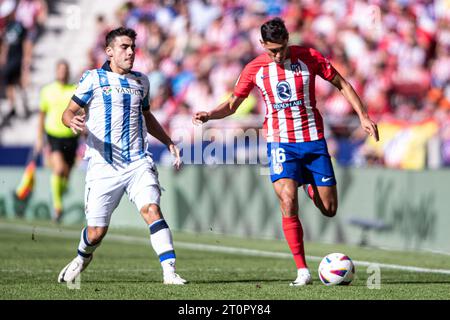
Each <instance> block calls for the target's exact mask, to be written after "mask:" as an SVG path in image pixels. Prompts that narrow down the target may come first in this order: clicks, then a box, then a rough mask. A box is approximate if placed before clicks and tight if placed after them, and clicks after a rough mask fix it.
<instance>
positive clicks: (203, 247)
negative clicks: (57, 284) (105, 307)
mask: <svg viewBox="0 0 450 320" xmlns="http://www.w3.org/2000/svg"><path fill="white" fill-rule="evenodd" d="M0 230H13V231H16V232H21V233H30V234H32V233H34V234H35V235H39V234H41V235H49V236H54V237H60V238H78V237H80V232H79V231H72V230H62V229H53V228H47V227H33V226H26V225H19V224H1V223H0ZM107 238H108V239H109V240H112V241H118V242H125V243H134V244H136V243H143V244H150V239H148V238H143V237H134V236H125V235H117V234H108V235H107ZM174 245H175V247H176V248H183V249H189V250H198V251H208V252H221V253H229V254H240V255H246V256H258V257H269V258H292V255H291V254H290V253H284V252H273V251H263V250H256V249H245V248H236V247H227V246H217V245H211V244H199V243H191V242H184V241H175V242H174ZM306 258H307V259H309V260H312V261H321V260H322V257H317V256H306ZM353 263H354V264H355V265H356V266H363V267H368V266H370V265H377V266H378V267H380V268H385V269H393V270H402V271H410V272H419V273H438V274H448V275H450V270H448V269H430V268H421V267H413V266H403V265H397V264H386V263H379V262H371V261H359V260H353Z"/></svg>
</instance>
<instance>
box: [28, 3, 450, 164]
mask: <svg viewBox="0 0 450 320" xmlns="http://www.w3.org/2000/svg"><path fill="white" fill-rule="evenodd" d="M22 1H23V2H36V3H38V2H41V1H40V0H34V1H33V0H21V1H20V2H22ZM449 6H450V4H449V3H448V1H445V0H434V1H432V0H417V1H409V0H401V1H399V0H371V1H362V0H341V1H332V0H323V1H312V0H300V1H295V0H293V1H288V0H278V1H270V0H258V1H249V0H210V1H207V0H191V1H180V0H130V1H124V3H123V5H122V6H121V7H120V8H119V9H118V10H117V12H116V18H117V19H116V20H117V21H114V22H111V21H106V19H105V17H103V16H101V15H100V16H98V17H97V30H96V39H97V40H96V41H95V45H94V46H93V47H92V49H91V50H90V51H89V61H90V62H89V65H88V66H86V67H87V68H96V67H100V66H101V65H102V63H103V62H104V60H105V55H104V51H103V45H104V35H105V33H106V32H107V31H108V30H110V29H111V28H112V27H115V26H117V25H119V24H120V25H124V26H127V27H131V28H134V29H135V30H136V31H137V33H138V38H137V53H136V60H135V65H134V69H136V70H140V71H142V72H144V73H146V74H148V77H149V78H150V81H151V91H150V98H151V106H152V108H153V112H154V113H155V115H156V116H157V118H158V119H159V121H160V122H161V123H162V124H163V125H164V127H165V128H166V129H167V130H169V131H170V130H171V129H172V130H173V129H174V128H176V127H179V126H180V123H181V124H185V123H187V122H188V121H190V120H189V119H190V116H191V114H193V113H195V112H196V111H198V110H200V109H202V110H204V109H206V110H207V109H208V108H212V107H213V106H215V105H216V104H217V103H218V102H219V101H222V100H224V99H225V98H226V97H227V95H229V94H230V93H231V91H232V88H233V86H234V84H235V81H236V80H237V78H238V76H239V72H240V71H241V70H242V67H243V66H244V65H245V64H246V63H247V62H249V61H250V60H251V59H253V58H254V57H255V56H256V55H258V54H259V53H261V52H262V48H261V45H260V43H259V38H260V35H259V26H260V25H261V24H262V23H263V22H264V21H266V20H267V19H269V18H270V17H273V16H280V17H282V18H283V19H284V20H285V22H286V25H287V27H288V29H289V31H290V34H291V39H290V42H291V43H292V44H302V45H306V46H311V47H314V48H316V49H317V50H319V51H320V52H322V54H323V55H324V56H326V57H328V58H329V59H330V60H331V62H332V64H333V65H334V66H335V68H336V69H337V70H338V71H339V72H340V73H341V74H342V75H343V76H344V77H345V78H347V79H348V80H349V81H350V82H351V83H352V85H353V86H354V87H355V89H356V90H357V92H358V94H359V95H360V97H361V98H362V99H363V102H364V103H365V104H366V106H367V107H368V110H369V113H370V116H371V118H372V119H374V120H375V121H377V122H378V123H380V125H381V143H380V144H379V145H378V146H373V145H371V144H369V143H366V142H364V135H363V134H362V132H361V131H360V130H359V128H358V121H357V117H355V114H354V113H353V110H352V108H351V106H350V105H349V104H348V103H346V101H345V99H344V97H343V96H342V95H341V93H340V92H339V91H337V90H335V89H334V88H333V87H332V86H331V85H329V84H327V83H326V82H325V81H321V80H318V81H317V82H316V87H317V90H316V99H317V106H318V108H319V110H320V111H321V112H322V113H323V114H325V115H326V117H325V119H328V123H327V125H328V126H329V128H328V130H327V131H328V135H329V136H330V140H331V141H333V139H334V140H336V141H337V140H340V139H346V140H347V141H352V143H355V144H356V145H357V146H358V148H357V149H355V150H356V151H355V152H354V158H353V159H352V163H354V164H360V165H387V166H391V167H405V166H402V165H400V164H399V162H398V161H397V162H395V161H394V162H389V161H386V157H385V154H386V153H387V152H394V153H398V149H396V148H393V146H392V143H390V142H392V141H394V140H396V143H394V145H398V144H399V143H400V144H404V143H405V134H400V136H402V137H403V138H402V139H403V140H399V139H398V138H399V135H398V134H397V135H395V134H392V137H389V135H386V134H385V133H386V132H387V131H386V130H385V132H383V124H384V123H386V124H387V125H388V127H389V128H391V127H392V126H394V127H395V128H396V130H399V131H398V132H403V133H404V131H405V130H406V131H408V132H409V131H411V130H412V129H411V128H413V129H414V130H415V129H417V128H418V130H417V132H418V133H417V135H419V136H427V137H428V138H430V137H431V136H435V135H436V134H437V135H438V136H439V137H440V143H441V146H440V153H441V160H440V161H441V165H450V23H449V22H450V8H449ZM264 108H265V107H264V102H263V101H262V100H261V99H260V98H259V95H257V94H255V95H254V96H250V97H249V99H247V100H246V101H245V103H244V104H243V105H242V106H241V107H240V109H239V110H238V112H237V114H236V115H234V116H233V118H234V119H236V120H239V121H242V119H254V120H255V121H254V126H255V127H260V125H261V124H262V119H263V117H264ZM239 121H236V123H237V125H239ZM430 121H431V122H432V123H433V124H434V126H431V127H430V126H428V127H426V130H425V131H426V134H424V135H422V134H421V131H422V127H421V126H422V124H425V123H426V124H429V123H430ZM241 123H242V122H241ZM430 128H431V129H430ZM396 132H397V131H396ZM398 132H397V133H398ZM394 137H396V139H394ZM410 137H412V138H411V139H412V140H413V141H407V143H410V144H414V141H415V138H414V137H415V135H410ZM390 138H392V139H390ZM428 138H427V139H426V141H422V142H421V148H426V144H427V142H428V140H429V139H428ZM411 139H410V140H411ZM383 141H384V142H383ZM416 144H417V143H416ZM336 145H337V144H336ZM331 148H332V149H335V148H333V147H331ZM389 150H391V151H389ZM336 152H338V151H337V147H336ZM391 158H392V157H391ZM394 158H395V157H394ZM422 162H423V161H422ZM406 168H408V166H406Z"/></svg>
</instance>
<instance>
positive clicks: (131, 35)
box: [105, 27, 137, 47]
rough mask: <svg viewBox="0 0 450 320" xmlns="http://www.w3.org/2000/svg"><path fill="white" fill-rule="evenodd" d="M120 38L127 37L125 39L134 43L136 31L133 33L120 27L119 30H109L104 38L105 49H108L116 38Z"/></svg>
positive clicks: (129, 29) (131, 30)
mask: <svg viewBox="0 0 450 320" xmlns="http://www.w3.org/2000/svg"><path fill="white" fill-rule="evenodd" d="M121 36H127V37H129V38H131V39H133V41H135V40H136V36H137V33H136V31H134V30H133V29H131V28H124V27H120V28H117V29H114V30H111V31H110V32H108V34H107V35H106V38H105V44H106V47H108V46H109V45H110V44H111V42H113V41H114V39H115V38H116V37H121Z"/></svg>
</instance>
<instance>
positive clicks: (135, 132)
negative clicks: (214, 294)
mask: <svg viewBox="0 0 450 320" xmlns="http://www.w3.org/2000/svg"><path fill="white" fill-rule="evenodd" d="M135 39H136V32H135V31H134V30H132V29H128V28H123V27H121V28H118V29H115V30H112V31H111V32H109V33H108V34H107V36H106V49H105V51H106V54H107V56H108V58H109V59H108V61H106V62H105V64H104V65H103V67H102V68H100V69H94V70H88V71H86V72H85V73H84V74H83V76H82V77H81V79H80V82H79V84H78V87H77V89H76V92H75V94H74V95H73V97H72V100H71V101H70V103H69V105H68V107H67V108H66V110H65V111H64V114H63V116H62V121H63V123H64V124H65V125H66V126H67V127H69V128H71V129H72V131H74V132H75V133H77V134H78V133H80V132H87V150H86V154H85V158H88V159H89V164H88V170H87V173H86V186H85V214H86V219H87V227H86V228H84V229H83V230H82V232H81V239H80V242H79V245H78V252H77V253H78V254H77V256H76V257H75V259H73V260H72V261H71V262H70V263H69V264H68V265H67V266H66V267H65V268H64V269H63V270H62V271H61V272H60V274H59V276H58V282H72V281H73V280H74V279H75V278H76V277H77V276H78V275H79V274H80V273H81V272H82V271H83V270H84V269H85V268H86V267H87V266H88V264H89V263H90V262H91V260H92V256H93V253H94V251H95V249H96V248H97V247H98V246H99V245H100V243H101V241H102V239H103V237H104V236H105V235H106V232H107V230H108V226H109V223H110V220H111V215H112V212H113V211H114V209H115V208H116V207H117V206H118V204H119V202H120V200H121V198H122V196H123V194H124V192H125V193H127V195H128V198H129V199H130V201H132V202H133V203H134V204H135V205H136V207H137V208H138V210H139V211H140V213H141V215H142V217H143V218H144V220H145V222H146V223H147V224H148V226H149V229H150V241H151V244H152V246H153V249H154V250H155V252H156V254H157V255H158V256H159V260H160V262H161V266H162V269H163V279H164V283H165V284H179V285H182V284H185V283H186V280H184V279H182V278H181V277H180V276H179V275H178V274H177V273H175V258H176V257H175V251H174V247H173V241H172V234H171V231H170V229H169V227H168V225H167V223H166V221H165V220H164V217H163V215H162V213H161V209H160V196H161V189H160V186H159V181H158V172H157V169H156V166H155V164H154V163H153V160H152V159H151V157H150V155H149V154H148V153H147V152H146V150H147V143H146V135H147V132H148V133H149V134H151V135H152V136H154V137H155V138H157V139H158V140H160V141H161V142H162V143H164V144H165V145H166V146H167V148H168V149H169V150H170V152H171V153H172V155H173V156H174V157H175V161H174V166H175V168H176V169H177V170H178V169H180V166H181V164H182V162H181V159H180V152H179V150H178V148H177V147H176V146H175V144H174V143H173V142H172V140H171V139H170V137H169V136H168V135H167V134H166V132H165V131H164V129H163V128H162V127H161V125H160V124H159V123H158V121H157V120H156V119H155V117H154V116H153V115H152V114H151V112H150V106H149V101H148V93H149V81H148V78H147V77H146V76H145V75H143V74H141V73H139V72H135V71H132V70H131V69H132V67H133V63H134V57H135ZM82 109H84V113H83V112H81V111H82Z"/></svg>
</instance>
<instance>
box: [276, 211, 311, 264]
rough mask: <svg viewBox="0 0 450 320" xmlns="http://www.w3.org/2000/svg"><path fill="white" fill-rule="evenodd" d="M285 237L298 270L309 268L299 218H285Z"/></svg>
mask: <svg viewBox="0 0 450 320" xmlns="http://www.w3.org/2000/svg"><path fill="white" fill-rule="evenodd" d="M282 219H283V220H282V226H283V232H284V236H285V237H286V241H287V243H288V245H289V248H290V249H291V252H292V255H293V256H294V261H295V264H296V266H297V269H300V268H307V265H306V259H305V248H304V245H303V228H302V224H301V222H300V220H299V218H298V216H297V215H296V216H292V217H283V218H282Z"/></svg>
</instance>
